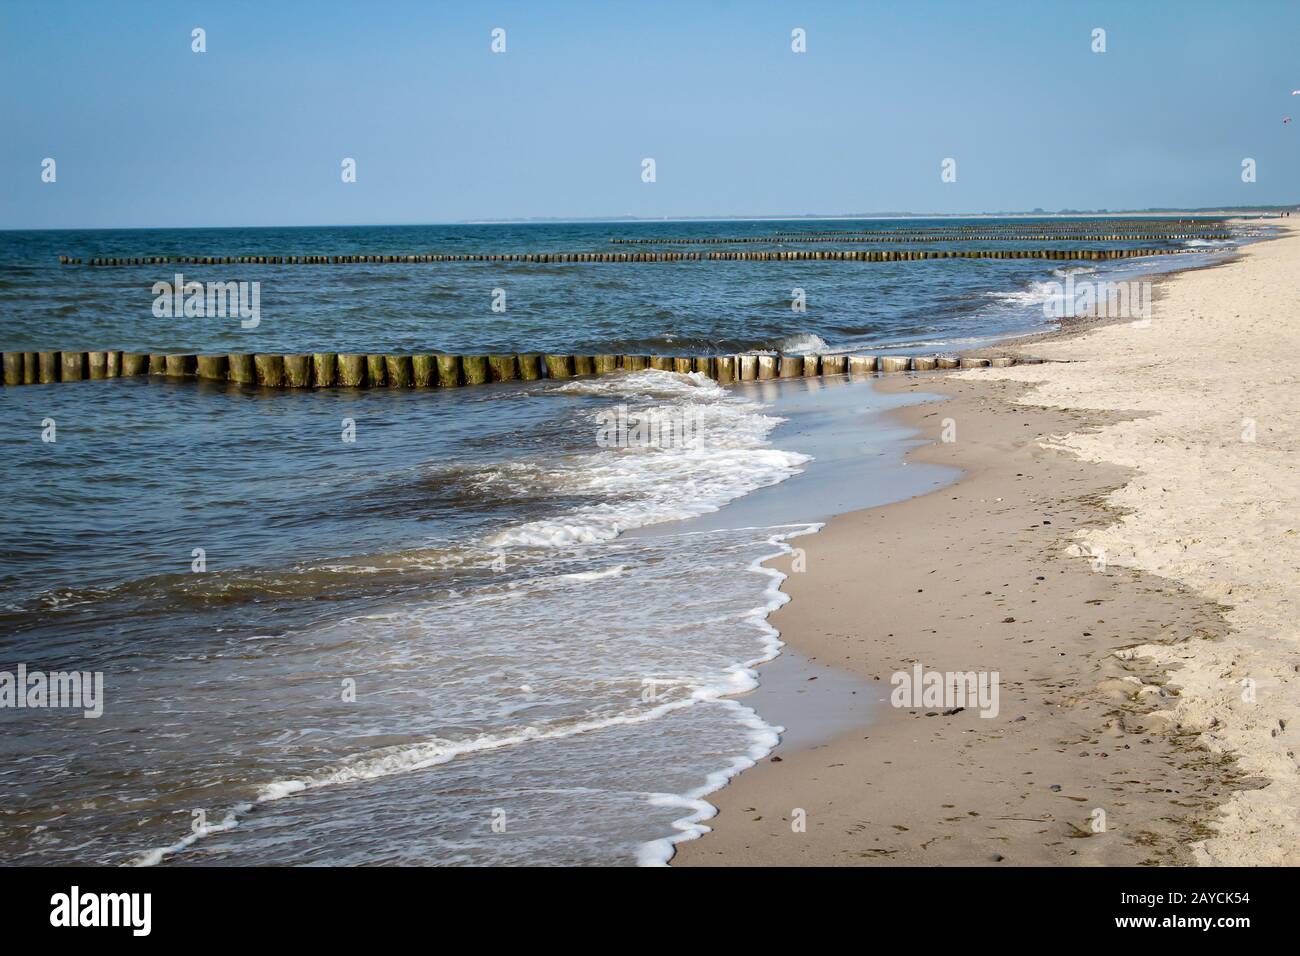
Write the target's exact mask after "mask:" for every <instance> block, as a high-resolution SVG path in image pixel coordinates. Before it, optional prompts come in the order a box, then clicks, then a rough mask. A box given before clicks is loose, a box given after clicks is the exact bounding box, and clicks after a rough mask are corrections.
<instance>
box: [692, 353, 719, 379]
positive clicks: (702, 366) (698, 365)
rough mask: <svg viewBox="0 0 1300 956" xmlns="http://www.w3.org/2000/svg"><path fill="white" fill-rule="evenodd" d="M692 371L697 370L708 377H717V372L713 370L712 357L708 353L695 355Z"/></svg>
mask: <svg viewBox="0 0 1300 956" xmlns="http://www.w3.org/2000/svg"><path fill="white" fill-rule="evenodd" d="M694 371H696V372H699V373H700V374H701V375H704V376H707V377H708V378H716V377H717V373H716V372H714V370H713V359H712V358H711V357H710V356H708V355H697V356H695V369H694Z"/></svg>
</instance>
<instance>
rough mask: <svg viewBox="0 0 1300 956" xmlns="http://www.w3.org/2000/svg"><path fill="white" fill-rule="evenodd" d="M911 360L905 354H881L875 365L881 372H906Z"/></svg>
mask: <svg viewBox="0 0 1300 956" xmlns="http://www.w3.org/2000/svg"><path fill="white" fill-rule="evenodd" d="M911 361H912V360H911V359H910V358H909V357H908V356H906V355H882V356H880V359H879V361H878V362H877V365H879V366H880V371H882V372H906V371H907V366H908V365H909V364H910V363H911Z"/></svg>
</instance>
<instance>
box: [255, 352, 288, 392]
mask: <svg viewBox="0 0 1300 956" xmlns="http://www.w3.org/2000/svg"><path fill="white" fill-rule="evenodd" d="M253 371H254V372H255V373H256V375H257V384H258V385H265V386H267V387H268V388H279V387H280V386H281V385H283V384H284V356H283V355H268V354H265V353H262V352H259V353H257V354H256V355H254V356H253Z"/></svg>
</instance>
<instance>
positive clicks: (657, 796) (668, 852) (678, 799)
mask: <svg viewBox="0 0 1300 956" xmlns="http://www.w3.org/2000/svg"><path fill="white" fill-rule="evenodd" d="M792 527H795V528H797V529H798V530H795V531H793V532H790V533H788V534H778V535H773V536H772V537H770V538H768V544H770V545H772V546H773V547H775V548H776V549H777V550H776V551H775V552H773V553H772V554H769V555H765V556H764V557H761V558H756V559H755V560H754V561H753V562H752V563H751V564H750V565H749V570H750V571H753V572H754V573H756V574H762V575H765V576H766V577H767V578H768V583H767V589H766V591H765V592H764V593H765V596H766V597H767V604H766V605H764V606H763V607H757V608H754V609H753V610H752V611H750V613H749V615H748V618H749V621H750V622H751V623H752V624H753V625H754V626H755V627H757V628H758V629H759V630H760V631H761V632H762V634H763V636H764V639H765V640H764V649H763V654H762V655H761V656H759V657H756V658H754V659H753V660H751V661H746V662H745V663H744V664H741V665H740V671H739V672H738V673H742V674H743V675H744V678H745V682H746V684H747V685H748V686H745V687H743V688H742V689H739V690H736V691H734V692H733V693H736V694H740V693H744V692H745V691H749V690H753V689H754V688H756V687H757V686H758V671H757V667H758V665H760V664H766V663H767V662H769V661H772V660H775V659H776V657H777V655H779V654H780V653H781V648H782V647H784V646H785V642H784V641H782V640H781V632H780V631H778V630H777V629H776V628H775V627H773V626H772V624H771V623H770V622H769V621H768V617H769V616H770V615H771V613H772V612H773V611H775V610H776V609H777V608H779V607H781V605H783V604H785V603H787V602H788V601H789V600H790V595H788V594H786V593H785V592H784V591H782V590H781V584H782V582H784V581H785V579H786V577H787V575H786V574H784V573H782V572H781V571H778V570H777V569H776V568H770V567H767V565H766V562H768V561H770V560H772V559H773V558H776V557H779V556H781V555H783V554H789V553H791V552H792V551H793V550H794V548H793V546H791V545H790V544H789V543H788V542H789V540H790V539H791V538H797V537H800V536H801V535H805V534H815V533H817V532H818V531H820V530H821V529H822V528H824V527H825V523H824V522H810V523H808V524H803V525H794V526H792ZM735 676H737V674H733V678H734V677H735ZM714 703H717V704H720V705H722V706H724V707H728V708H731V709H733V710H735V711H736V712H737V713H738V714H743V715H744V716H743V717H741V723H742V724H743V725H744V726H745V727H747V728H749V729H750V730H751V731H752V733H753V737H752V739H751V743H750V747H749V751H748V753H747V755H745V756H743V757H736V758H735V759H734V760H732V762H731V763H730V764H729V765H728V766H726V767H724V768H722V769H721V770H716V771H714V772H713V773H711V774H709V775H708V777H706V778H705V781H704V783H703V784H702V785H700V786H699V787H696V788H695V789H693V790H688V791H687V792H686V793H681V794H673V793H654V794H650V795H649V797H648V799H649V801H650V804H651V805H652V806H657V807H681V808H683V809H685V810H687V811H688V812H687V814H686V815H685V816H683V817H679V818H678V819H676V820H674V821H673V824H672V825H673V829H674V830H675V831H676V832H675V833H674V834H672V835H671V836H666V837H660V838H659V839H656V840H649V841H647V842H645V843H643V844H641V846H640V847H638V848H637V864H638V865H639V866H667V865H668V863H669V861H670V860H672V858H673V854H674V853H676V852H677V844H678V843H684V842H685V841H687V840H695V839H698V838H699V837H702V836H703V835H704V834H706V833H708V832H709V830H710V827H707V826H705V825H704V821H705V820H708V819H711V818H712V817H714V816H716V815H717V812H718V809H717V807H715V806H713V804H711V803H709V802H708V801H706V800H705V799H704V797H706V796H707V795H708V794H710V793H713V792H714V791H716V790H721V789H722V788H723V787H725V786H726V785H727V783H728V782H730V780H731V779H732V778H733V777H735V776H736V775H737V774H739V773H740V772H741V771H743V770H748V769H749V768H750V767H752V766H754V764H756V763H758V762H759V761H760V760H762V759H763V758H764V757H766V756H767V755H768V754H769V753H771V752H772V750H773V748H775V747H776V745H777V744H778V743H779V742H780V739H781V734H783V733H784V732H785V728H784V727H780V726H777V725H774V724H769V723H767V722H766V721H765V720H763V718H762V717H760V716H759V714H758V711H756V710H754V708H752V707H749V706H747V705H745V704H742V703H741V702H740V701H738V700H731V699H729V698H728V697H723V698H719V699H718V700H716V701H714Z"/></svg>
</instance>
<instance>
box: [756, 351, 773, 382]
mask: <svg viewBox="0 0 1300 956" xmlns="http://www.w3.org/2000/svg"><path fill="white" fill-rule="evenodd" d="M754 357H755V358H756V359H757V360H758V380H759V381H760V382H766V381H768V380H770V379H774V378H776V356H775V355H756V356H754Z"/></svg>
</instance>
